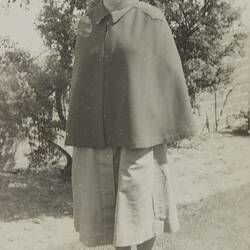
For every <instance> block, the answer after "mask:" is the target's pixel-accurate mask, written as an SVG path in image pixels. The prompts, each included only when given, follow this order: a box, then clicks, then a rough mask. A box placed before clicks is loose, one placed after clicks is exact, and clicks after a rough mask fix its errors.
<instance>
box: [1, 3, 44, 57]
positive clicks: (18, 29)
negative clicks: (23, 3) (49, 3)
mask: <svg viewBox="0 0 250 250" xmlns="http://www.w3.org/2000/svg"><path fill="white" fill-rule="evenodd" d="M0 1H3V0H0ZM6 2H7V1H6ZM39 2H42V1H36V4H35V3H34V1H33V4H31V5H30V6H29V9H25V8H20V7H19V5H17V4H14V5H12V6H11V8H8V9H6V8H4V7H3V4H2V5H1V3H0V36H4V37H9V38H10V39H11V40H13V41H15V42H18V43H19V46H20V47H22V48H24V49H26V50H28V51H30V52H31V53H32V54H33V55H34V56H35V55H38V54H39V53H41V52H42V51H44V50H45V49H46V48H45V47H44V45H43V42H42V39H41V37H40V34H39V31H37V30H36V28H35V24H34V22H35V18H36V17H37V16H38V13H39V10H40V9H41V3H40V4H39Z"/></svg>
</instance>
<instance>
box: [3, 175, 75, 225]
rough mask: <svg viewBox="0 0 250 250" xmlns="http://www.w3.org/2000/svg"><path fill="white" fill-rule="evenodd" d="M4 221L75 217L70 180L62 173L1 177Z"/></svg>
mask: <svg viewBox="0 0 250 250" xmlns="http://www.w3.org/2000/svg"><path fill="white" fill-rule="evenodd" d="M0 207H1V209H0V221H2V222H10V221H16V220H21V219H28V218H36V217H40V216H53V217H56V218H58V217H65V216H72V212H73V211H72V190H71V182H70V180H65V179H64V178H63V177H62V176H61V175H60V173H59V172H58V171H56V170H50V171H42V172H39V173H34V172H27V171H23V172H20V173H18V174H6V173H0Z"/></svg>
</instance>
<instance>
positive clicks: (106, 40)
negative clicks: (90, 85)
mask: <svg viewBox="0 0 250 250" xmlns="http://www.w3.org/2000/svg"><path fill="white" fill-rule="evenodd" d="M110 25H111V18H110V16H108V18H107V21H106V23H105V35H104V46H103V73H104V76H103V80H104V81H103V133H104V142H105V145H107V144H108V133H107V130H108V120H107V116H108V113H107V105H106V101H107V89H108V77H107V76H108V64H109V46H110V44H109V30H110Z"/></svg>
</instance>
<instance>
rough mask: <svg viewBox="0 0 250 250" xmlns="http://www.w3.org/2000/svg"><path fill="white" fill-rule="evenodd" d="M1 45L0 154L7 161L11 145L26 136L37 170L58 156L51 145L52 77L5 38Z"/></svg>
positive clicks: (53, 127) (53, 136) (53, 125)
mask: <svg viewBox="0 0 250 250" xmlns="http://www.w3.org/2000/svg"><path fill="white" fill-rule="evenodd" d="M1 44H2V47H4V50H1V52H2V53H1V57H0V105H1V110H0V124H1V126H0V133H1V134H0V138H1V140H0V152H1V155H2V156H3V157H4V156H6V158H7V156H8V151H9V149H10V148H11V145H13V144H15V143H16V141H17V140H18V139H20V138H26V137H28V138H29V142H30V146H31V149H32V151H31V152H32V153H31V154H30V160H31V166H32V165H33V166H36V167H38V166H41V165H43V164H45V163H47V161H48V160H50V159H49V158H51V155H54V156H59V155H60V154H59V153H60V152H57V150H55V147H51V143H50V141H54V140H55V139H56V137H57V136H58V135H57V131H58V128H57V127H58V124H57V123H58V122H56V121H55V119H53V109H54V96H53V92H54V90H53V85H52V84H51V75H50V74H49V72H48V70H47V69H46V68H44V69H43V68H41V67H40V66H38V65H36V64H35V63H34V62H33V59H32V57H31V55H30V54H29V53H27V52H25V51H23V50H21V49H18V48H17V47H16V46H15V44H12V43H11V42H10V41H8V40H6V39H2V43H1Z"/></svg>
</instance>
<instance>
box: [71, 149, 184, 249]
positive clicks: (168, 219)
mask: <svg viewBox="0 0 250 250" xmlns="http://www.w3.org/2000/svg"><path fill="white" fill-rule="evenodd" d="M166 153H167V152H166V146H165V144H159V145H156V146H154V147H150V148H138V149H132V148H111V147H108V148H105V149H96V148H79V147H74V148H73V165H72V188H73V216H74V226H75V229H76V231H78V232H79V234H80V241H81V242H82V243H83V244H84V245H85V246H86V247H94V246H100V245H109V244H112V245H114V246H116V247H124V246H132V245H137V244H140V243H142V242H144V241H146V240H149V239H151V238H152V237H154V236H157V235H160V234H163V233H171V232H176V231H178V230H179V228H180V224H179V218H178V213H177V207H176V203H175V194H174V190H173V185H172V180H171V173H170V169H169V165H168V162H167V157H166Z"/></svg>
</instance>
